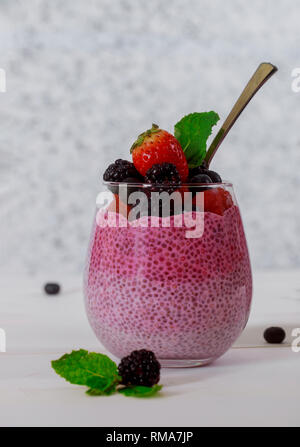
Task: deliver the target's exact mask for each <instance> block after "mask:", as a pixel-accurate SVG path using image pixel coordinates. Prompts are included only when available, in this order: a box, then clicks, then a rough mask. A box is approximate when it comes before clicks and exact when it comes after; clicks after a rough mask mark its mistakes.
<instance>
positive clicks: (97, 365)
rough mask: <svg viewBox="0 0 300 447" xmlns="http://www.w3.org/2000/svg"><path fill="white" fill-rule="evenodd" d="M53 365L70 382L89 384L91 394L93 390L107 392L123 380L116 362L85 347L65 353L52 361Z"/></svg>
mask: <svg viewBox="0 0 300 447" xmlns="http://www.w3.org/2000/svg"><path fill="white" fill-rule="evenodd" d="M51 365H52V368H53V369H54V370H55V372H56V373H57V374H59V375H60V376H61V377H63V378H64V379H65V380H67V381H68V382H70V383H73V384H75V385H86V386H88V387H89V388H90V390H88V391H89V393H88V394H91V390H93V392H94V390H97V391H98V393H100V392H101V393H102V394H107V393H108V392H109V391H110V389H115V388H116V385H117V384H118V383H119V382H120V381H121V378H120V377H119V376H118V368H117V365H116V363H115V362H113V361H112V360H111V359H110V358H109V357H107V355H104V354H97V353H95V352H88V351H85V350H84V349H80V350H79V351H72V352H71V354H65V355H63V356H62V357H61V358H60V359H58V360H54V361H52V362H51ZM94 393H95V392H94ZM94 395H95V394H94ZM98 395H99V394H98Z"/></svg>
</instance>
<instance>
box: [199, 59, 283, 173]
mask: <svg viewBox="0 0 300 447" xmlns="http://www.w3.org/2000/svg"><path fill="white" fill-rule="evenodd" d="M277 70H278V69H277V67H275V66H274V65H272V64H269V63H266V62H264V63H262V64H260V65H259V67H258V69H257V70H256V72H255V73H254V75H253V76H252V78H251V79H250V81H249V82H248V84H247V85H246V87H245V88H244V90H243V92H242V94H241V96H240V97H239V99H238V100H237V102H236V103H235V105H234V106H233V108H232V110H231V112H230V113H229V115H228V117H227V118H226V120H225V122H224V124H223V126H222V127H221V129H220V130H219V132H218V133H217V135H216V137H215V138H214V140H213V142H212V143H211V145H210V147H209V149H208V151H207V153H206V157H205V159H204V162H205V164H206V165H207V167H209V165H210V162H211V160H212V158H213V156H214V155H215V153H216V152H217V150H218V147H219V146H220V144H221V143H222V141H223V140H224V138H225V137H226V135H227V134H228V132H229V131H230V129H231V128H232V126H233V125H234V123H235V122H236V120H237V119H238V117H239V116H240V114H241V113H242V111H243V110H244V108H245V107H246V106H247V104H248V103H249V102H250V101H251V99H252V98H253V96H254V95H255V93H256V92H257V91H258V90H259V89H260V88H261V87H262V86H263V85H264V83H265V82H266V81H267V80H268V79H270V77H271V76H273V74H274V73H276V71H277Z"/></svg>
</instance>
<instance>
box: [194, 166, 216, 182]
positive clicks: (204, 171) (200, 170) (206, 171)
mask: <svg viewBox="0 0 300 447" xmlns="http://www.w3.org/2000/svg"><path fill="white" fill-rule="evenodd" d="M198 175H207V176H208V177H209V178H210V179H211V181H212V183H222V179H221V177H220V175H219V174H218V173H217V172H215V171H211V170H210V169H207V168H206V167H205V166H203V165H201V166H197V168H192V169H190V171H189V180H191V179H192V178H193V177H195V176H198Z"/></svg>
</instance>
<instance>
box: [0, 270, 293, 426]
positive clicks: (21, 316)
mask: <svg viewBox="0 0 300 447" xmlns="http://www.w3.org/2000/svg"><path fill="white" fill-rule="evenodd" d="M54 279H55V280H59V281H60V282H61V284H62V285H63V291H62V293H61V294H60V295H58V296H52V297H51V296H46V295H44V294H43V293H42V291H41V288H42V287H41V286H42V284H43V282H44V280H45V278H44V279H41V278H35V279H28V278H27V279H26V278H5V279H1V280H0V287H1V298H0V303H1V304H0V307H1V311H0V328H3V329H4V330H5V331H6V336H7V352H6V353H0V425H1V426H109V427H112V426H121V427H126V426H160V427H162V426H171V427H176V426H196V427H198V426H299V425H300V384H299V378H300V353H295V352H293V351H292V349H291V346H290V343H291V340H292V337H291V331H292V329H293V328H297V327H300V272H299V271H294V272H290V271H288V272H278V271H276V272H264V273H256V274H255V275H254V301H253V306H252V313H251V317H250V320H249V323H248V326H247V328H246V330H245V331H244V333H243V334H242V336H241V337H240V339H239V340H238V342H237V343H236V344H235V346H234V348H233V349H231V350H230V351H229V352H228V353H227V354H225V355H224V356H223V357H222V358H221V359H219V360H218V361H216V362H215V363H214V364H212V365H210V366H207V367H202V368H191V369H164V370H163V371H162V377H161V383H162V384H163V385H164V388H163V391H162V393H161V396H160V397H157V398H152V399H148V400H147V399H134V398H128V397H124V396H121V395H114V396H110V397H89V396H87V395H85V392H84V391H85V388H84V387H78V386H73V385H71V384H69V383H67V382H65V381H64V380H63V379H61V378H60V377H59V376H57V375H56V374H55V373H54V371H53V370H52V369H51V367H50V361H51V360H53V359H56V358H58V357H60V356H61V355H62V354H64V353H65V352H70V351H71V350H72V349H79V348H84V349H88V350H91V351H98V352H104V353H106V351H105V349H104V348H103V347H102V346H101V345H100V344H99V342H98V341H97V339H96V338H95V336H94V334H93V332H92V330H91V329H90V327H89V324H88V322H87V319H86V316H85V312H84V306H83V298H82V291H81V280H80V278H76V279H74V278H68V279H66V278H64V279H62V278H59V277H58V276H56V277H55V278H54ZM270 325H280V326H282V327H284V328H285V329H286V331H287V334H288V337H287V341H286V343H285V344H283V345H280V346H277V345H276V346H270V345H267V344H265V342H264V340H263V339H262V333H263V331H264V329H265V328H266V327H268V326H270Z"/></svg>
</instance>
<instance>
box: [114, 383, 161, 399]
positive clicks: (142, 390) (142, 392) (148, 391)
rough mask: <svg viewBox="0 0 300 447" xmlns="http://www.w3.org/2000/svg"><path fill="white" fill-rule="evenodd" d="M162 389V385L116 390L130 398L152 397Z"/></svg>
mask: <svg viewBox="0 0 300 447" xmlns="http://www.w3.org/2000/svg"><path fill="white" fill-rule="evenodd" d="M161 389H162V385H153V386H152V387H149V386H140V385H136V386H133V385H132V386H128V387H126V388H120V389H118V391H119V393H121V394H124V395H125V396H130V397H152V396H154V395H155V394H157V393H158V392H159V391H160V390H161Z"/></svg>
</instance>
